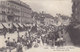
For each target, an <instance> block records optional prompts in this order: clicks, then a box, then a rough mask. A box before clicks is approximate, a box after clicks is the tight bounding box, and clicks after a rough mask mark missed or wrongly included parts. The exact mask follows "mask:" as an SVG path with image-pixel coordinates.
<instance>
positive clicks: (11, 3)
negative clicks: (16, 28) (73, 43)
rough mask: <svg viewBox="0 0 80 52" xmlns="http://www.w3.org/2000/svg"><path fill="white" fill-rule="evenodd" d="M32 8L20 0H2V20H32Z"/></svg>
mask: <svg viewBox="0 0 80 52" xmlns="http://www.w3.org/2000/svg"><path fill="white" fill-rule="evenodd" d="M32 12H33V11H32V9H31V8H30V6H29V5H27V4H26V3H24V2H22V1H20V0H1V1H0V21H1V22H21V23H23V22H25V23H26V22H27V23H31V21H32V17H31V14H32Z"/></svg>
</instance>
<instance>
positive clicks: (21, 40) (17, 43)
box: [5, 30, 65, 52]
mask: <svg viewBox="0 0 80 52" xmlns="http://www.w3.org/2000/svg"><path fill="white" fill-rule="evenodd" d="M17 33H18V37H17V40H15V39H13V41H10V39H11V38H10V37H8V38H7V40H6V41H5V43H6V47H7V49H9V52H11V51H12V50H13V49H16V52H23V47H25V49H30V48H32V47H35V48H37V47H39V46H45V45H46V46H51V47H54V46H63V45H64V43H65V40H64V38H63V36H61V37H59V35H58V33H57V32H48V31H46V33H43V32H40V31H35V32H32V30H31V31H30V30H29V31H26V33H25V34H24V35H22V36H19V32H18V31H17Z"/></svg>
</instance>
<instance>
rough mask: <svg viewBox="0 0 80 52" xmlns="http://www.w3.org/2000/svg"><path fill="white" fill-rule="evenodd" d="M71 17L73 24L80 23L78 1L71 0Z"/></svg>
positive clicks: (79, 2) (79, 0)
mask: <svg viewBox="0 0 80 52" xmlns="http://www.w3.org/2000/svg"><path fill="white" fill-rule="evenodd" d="M72 2H73V5H72V12H73V14H72V17H73V20H74V21H75V22H78V23H80V0H72Z"/></svg>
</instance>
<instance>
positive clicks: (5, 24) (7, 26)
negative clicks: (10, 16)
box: [2, 23, 12, 28]
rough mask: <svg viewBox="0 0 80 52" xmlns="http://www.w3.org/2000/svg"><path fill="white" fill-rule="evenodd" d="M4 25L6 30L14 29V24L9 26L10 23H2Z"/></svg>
mask: <svg viewBox="0 0 80 52" xmlns="http://www.w3.org/2000/svg"><path fill="white" fill-rule="evenodd" d="M2 24H3V26H4V27H6V28H12V24H8V23H2Z"/></svg>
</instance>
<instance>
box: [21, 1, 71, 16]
mask: <svg viewBox="0 0 80 52" xmlns="http://www.w3.org/2000/svg"><path fill="white" fill-rule="evenodd" d="M22 1H23V2H25V3H27V4H28V5H30V7H31V8H32V9H33V10H34V11H37V12H41V11H45V12H46V13H50V14H51V15H53V16H55V15H56V14H57V13H60V14H64V15H68V16H71V13H72V2H71V0H22Z"/></svg>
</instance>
